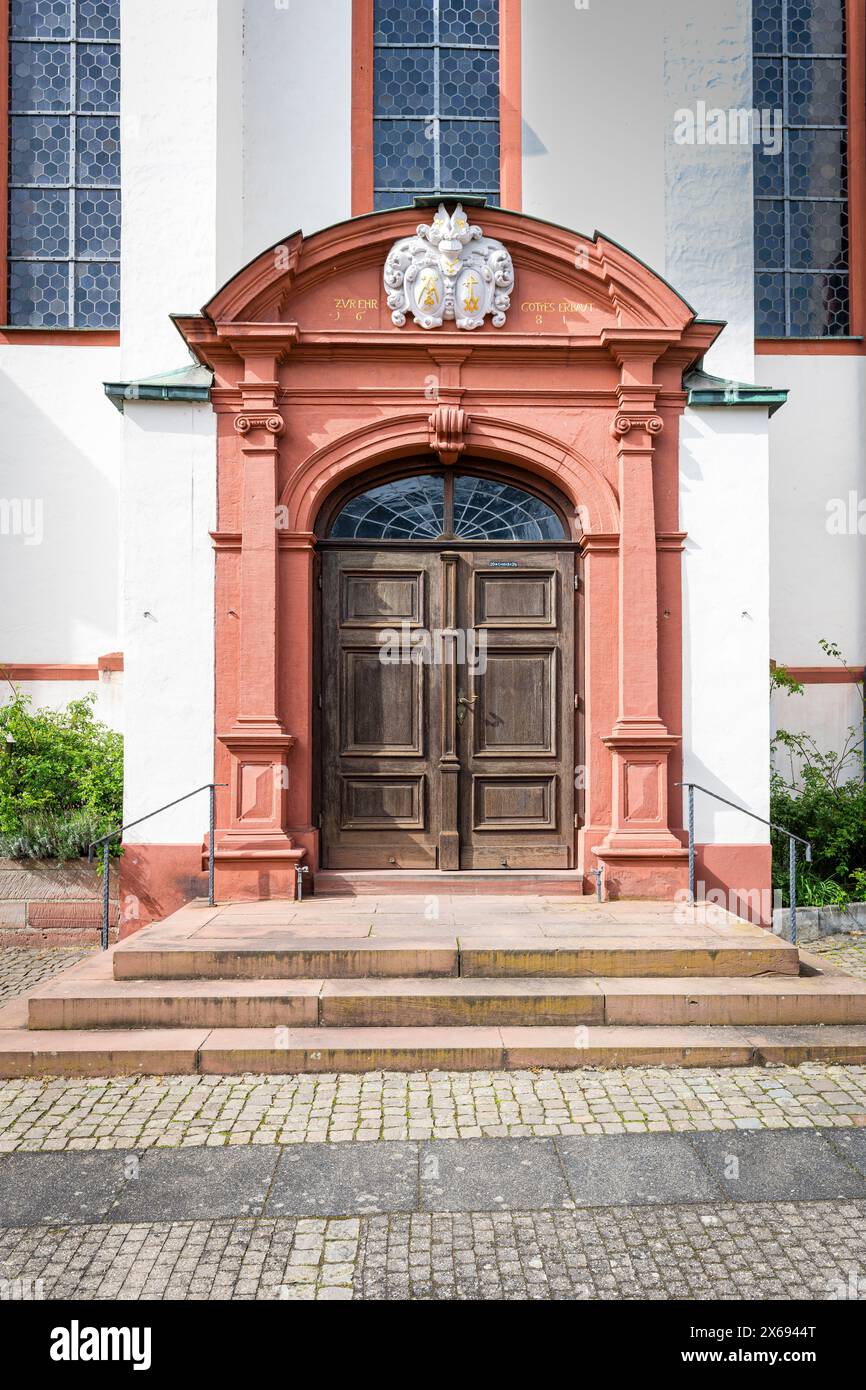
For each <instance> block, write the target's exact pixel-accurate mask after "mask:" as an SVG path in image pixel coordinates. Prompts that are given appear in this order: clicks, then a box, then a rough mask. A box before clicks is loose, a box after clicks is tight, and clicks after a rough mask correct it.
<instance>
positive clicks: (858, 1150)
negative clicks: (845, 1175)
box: [825, 1129, 866, 1177]
mask: <svg viewBox="0 0 866 1390" xmlns="http://www.w3.org/2000/svg"><path fill="white" fill-rule="evenodd" d="M825 1142H826V1143H828V1144H830V1146H831V1147H832V1148H834V1149H836V1150H837V1152H838V1153H839V1154H840V1155H841V1157H842V1158H843V1159H844V1160H845V1162H846V1163H849V1164H850V1165H851V1167H852V1168H856V1169H857V1172H858V1173H862V1174H863V1176H864V1177H866V1129H840V1130H838V1131H837V1130H834V1131H833V1133H832V1134H828V1135H826V1136H825Z"/></svg>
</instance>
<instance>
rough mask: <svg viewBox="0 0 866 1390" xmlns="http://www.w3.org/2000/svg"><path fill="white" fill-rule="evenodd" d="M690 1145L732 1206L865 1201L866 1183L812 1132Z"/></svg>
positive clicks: (751, 1133)
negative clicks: (763, 1203)
mask: <svg viewBox="0 0 866 1390" xmlns="http://www.w3.org/2000/svg"><path fill="white" fill-rule="evenodd" d="M689 1139H690V1142H691V1143H692V1144H693V1145H694V1148H695V1151H696V1152H697V1153H698V1154H699V1155H700V1157H701V1159H702V1160H703V1162H704V1163H705V1164H706V1165H707V1167H708V1168H709V1170H710V1172H712V1173H713V1174H714V1175H715V1176H716V1177H717V1178H718V1179H719V1180H720V1183H721V1186H722V1188H723V1191H724V1196H725V1197H726V1198H728V1199H729V1200H732V1201H735V1202H808V1201H821V1200H829V1199H831V1198H834V1197H866V1179H864V1178H863V1177H862V1176H861V1175H860V1174H859V1173H856V1172H855V1171H854V1170H853V1169H852V1168H851V1166H850V1165H849V1164H848V1163H846V1162H844V1160H843V1159H841V1158H840V1157H839V1156H838V1155H837V1154H836V1153H834V1151H833V1149H832V1148H831V1147H830V1145H829V1144H828V1143H827V1142H826V1141H825V1140H824V1138H823V1136H822V1135H821V1134H820V1133H818V1132H816V1131H815V1130H799V1131H798V1132H796V1133H787V1134H786V1133H779V1132H773V1131H771V1130H729V1131H728V1132H727V1133H724V1134H712V1133H706V1134H692V1135H690V1136H689Z"/></svg>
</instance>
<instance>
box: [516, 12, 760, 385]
mask: <svg viewBox="0 0 866 1390" xmlns="http://www.w3.org/2000/svg"><path fill="white" fill-rule="evenodd" d="M522 21H523V37H522V59H523V78H522V87H523V91H522V96H523V116H524V126H523V207H524V211H525V212H527V213H530V214H532V215H533V216H537V217H543V218H547V219H548V220H550V221H552V222H559V223H562V224H563V225H564V226H567V227H573V228H574V229H575V230H577V231H580V232H585V233H592V232H593V231H594V230H595V229H598V230H599V231H602V232H604V233H605V234H606V235H607V236H609V237H612V238H613V239H614V240H615V241H618V242H620V244H621V245H623V246H625V247H626V248H627V249H628V250H629V251H631V252H633V253H634V254H635V255H636V256H638V257H639V258H640V259H641V260H643V261H645V262H646V263H647V264H648V265H649V266H651V267H652V269H653V270H656V271H657V272H658V273H659V274H661V275H663V276H664V277H665V279H667V280H669V281H670V283H671V284H672V285H673V287H674V288H675V289H676V290H678V291H679V293H680V294H682V295H683V297H684V298H685V299H686V300H687V301H688V302H689V303H690V304H691V305H692V306H693V307H694V308H695V310H696V311H697V313H698V314H699V315H700V316H701V317H703V318H714V319H724V320H726V321H727V322H728V324H729V327H728V328H727V329H726V331H725V333H724V334H723V335H722V338H721V341H720V343H719V344H718V345H717V346H716V347H715V348H713V349H712V350H711V352H710V353H709V354H708V356H707V368H708V370H709V371H712V372H717V373H718V374H719V375H731V376H736V377H738V378H740V379H743V380H751V379H752V375H751V374H752V350H753V338H754V332H753V280H752V146H751V145H736V144H733V145H723V146H718V145H716V146H708V145H706V144H704V145H698V144H694V145H679V144H675V142H674V130H675V118H676V114H677V112H678V110H680V109H681V108H693V107H695V103H696V102H697V101H698V100H701V99H703V100H705V101H706V102H707V104H708V105H709V106H710V107H712V106H720V107H723V108H725V109H728V108H730V107H731V106H734V107H744V108H748V109H750V108H751V104H752V88H751V61H750V55H751V6H750V3H749V0H717V3H716V4H714V5H706V4H703V5H695V4H694V0H653V3H652V4H636V3H635V0H603V3H601V2H599V3H596V0H591V3H590V4H589V5H588V7H586V8H581V7H579V6H578V5H576V4H575V3H574V0H523V8H522Z"/></svg>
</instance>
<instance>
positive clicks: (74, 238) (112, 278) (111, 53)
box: [7, 0, 120, 328]
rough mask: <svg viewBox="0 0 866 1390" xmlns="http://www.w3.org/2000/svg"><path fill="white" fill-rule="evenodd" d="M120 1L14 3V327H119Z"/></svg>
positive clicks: (11, 316)
mask: <svg viewBox="0 0 866 1390" xmlns="http://www.w3.org/2000/svg"><path fill="white" fill-rule="evenodd" d="M119 10H120V6H119V0H11V3H10V7H9V248H8V255H9V262H8V269H9V301H8V305H7V319H8V322H9V323H10V324H14V325H19V326H26V327H32V328H116V327H117V324H118V321H119V301H120V265H119V258H120V15H119Z"/></svg>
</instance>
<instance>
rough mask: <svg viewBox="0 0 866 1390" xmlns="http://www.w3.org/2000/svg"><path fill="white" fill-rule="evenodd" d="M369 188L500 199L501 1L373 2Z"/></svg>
mask: <svg viewBox="0 0 866 1390" xmlns="http://www.w3.org/2000/svg"><path fill="white" fill-rule="evenodd" d="M373 189H374V204H375V207H376V208H377V209H378V208H391V207H400V206H403V205H404V204H406V203H411V202H412V200H413V198H414V197H415V196H417V195H421V194H427V195H439V194H442V195H443V196H445V195H448V194H453V195H455V196H461V197H466V196H467V195H469V194H480V195H484V196H485V197H486V198H487V202H488V204H498V202H499V0H473V3H471V4H468V3H456V4H452V3H450V2H449V0H411V2H410V0H403V3H393V0H375V6H374V33H373Z"/></svg>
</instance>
